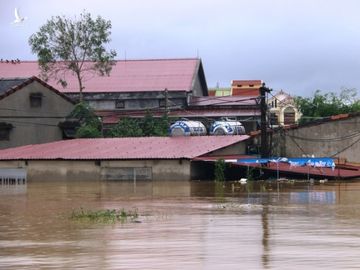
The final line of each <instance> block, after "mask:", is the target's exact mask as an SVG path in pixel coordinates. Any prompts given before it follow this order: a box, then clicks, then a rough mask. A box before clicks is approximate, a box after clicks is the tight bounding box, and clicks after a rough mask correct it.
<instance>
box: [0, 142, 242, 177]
mask: <svg viewBox="0 0 360 270" xmlns="http://www.w3.org/2000/svg"><path fill="white" fill-rule="evenodd" d="M248 137H249V136H247V135H243V136H216V137H211V136H195V137H138V138H111V139H74V140H66V141H58V142H52V143H46V144H37V145H28V146H21V147H16V148H9V149H5V150H0V168H19V169H20V168H25V169H26V171H27V179H28V180H29V181H32V180H38V179H42V180H46V179H48V180H50V179H51V180H60V179H62V180H76V179H82V180H191V179H204V178H206V179H208V180H209V178H208V177H213V174H211V170H209V169H208V168H206V169H204V167H203V165H202V161H197V160H196V158H198V157H203V156H213V157H214V156H229V155H231V156H233V155H243V154H245V149H246V140H247V139H248ZM209 173H210V176H209Z"/></svg>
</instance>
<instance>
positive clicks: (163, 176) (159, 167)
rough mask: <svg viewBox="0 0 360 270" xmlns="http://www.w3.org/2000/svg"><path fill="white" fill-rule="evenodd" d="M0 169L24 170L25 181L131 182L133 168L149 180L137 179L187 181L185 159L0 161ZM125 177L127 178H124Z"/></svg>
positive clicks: (187, 170) (188, 167) (188, 164)
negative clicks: (144, 173) (143, 173)
mask: <svg viewBox="0 0 360 270" xmlns="http://www.w3.org/2000/svg"><path fill="white" fill-rule="evenodd" d="M0 168H27V179H28V181H34V180H36V181H39V180H48V181H56V180H134V178H133V175H129V174H128V173H129V172H131V170H133V169H134V168H135V169H137V170H139V169H144V168H147V169H148V170H149V171H151V174H150V176H151V178H147V179H143V178H141V175H138V177H137V179H138V180H139V179H142V180H190V161H189V160H110V161H106V160H105V161H94V160H90V161H81V160H29V161H27V162H25V161H0ZM106 176H110V177H108V178H107V177H106ZM126 176H130V177H128V179H126ZM139 177H140V178H139Z"/></svg>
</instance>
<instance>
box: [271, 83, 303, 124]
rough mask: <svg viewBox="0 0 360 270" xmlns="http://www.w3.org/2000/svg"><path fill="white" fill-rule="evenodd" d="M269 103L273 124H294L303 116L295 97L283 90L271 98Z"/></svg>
mask: <svg viewBox="0 0 360 270" xmlns="http://www.w3.org/2000/svg"><path fill="white" fill-rule="evenodd" d="M267 103H268V107H269V110H270V122H271V125H273V126H286V125H292V124H295V123H297V122H298V121H299V119H300V118H301V113H300V111H299V110H298V108H297V107H296V104H295V101H294V98H293V97H292V96H290V95H289V94H287V93H285V92H284V91H283V90H280V91H279V92H278V93H276V94H275V95H274V96H272V97H271V98H269V99H268V101H267Z"/></svg>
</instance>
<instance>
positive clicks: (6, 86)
mask: <svg viewBox="0 0 360 270" xmlns="http://www.w3.org/2000/svg"><path fill="white" fill-rule="evenodd" d="M34 81H36V82H38V83H40V84H41V85H43V86H44V87H46V88H47V89H49V91H52V92H54V93H55V94H57V95H59V96H61V97H62V98H63V99H66V100H67V101H69V102H71V103H74V102H73V101H72V100H71V99H70V98H68V97H67V96H65V95H64V94H62V93H61V92H59V91H58V90H56V89H55V88H54V87H52V86H51V85H49V84H47V83H46V82H44V81H42V80H40V79H39V78H37V77H36V76H32V77H29V78H0V100H1V99H3V98H5V97H7V96H9V95H11V94H12V93H14V92H16V91H19V90H21V89H23V88H24V87H25V86H27V85H29V84H31V83H33V82H34Z"/></svg>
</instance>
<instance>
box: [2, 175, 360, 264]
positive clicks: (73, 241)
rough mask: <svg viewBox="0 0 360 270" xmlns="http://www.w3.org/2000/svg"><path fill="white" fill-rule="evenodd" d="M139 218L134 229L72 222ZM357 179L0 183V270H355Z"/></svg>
mask: <svg viewBox="0 0 360 270" xmlns="http://www.w3.org/2000/svg"><path fill="white" fill-rule="evenodd" d="M80 208H83V209H85V210H100V209H122V208H124V209H126V210H135V209H136V211H137V212H138V214H139V217H138V219H137V222H131V221H129V222H124V223H121V222H116V223H98V222H81V221H77V220H73V219H70V216H71V214H72V212H73V211H74V210H79V209H80ZM359 255H360V181H359V182H356V181H353V182H327V183H323V184H320V183H318V182H315V183H314V184H309V183H306V182H296V183H276V182H257V183H252V182H251V183H248V184H245V185H244V184H240V183H234V182H227V183H225V184H224V185H223V184H216V183H214V182H197V181H194V182H172V181H162V182H159V181H152V182H137V183H133V182H89V181H66V182H52V181H50V180H49V181H36V182H29V183H27V184H25V185H0V269H358V268H360V256H359Z"/></svg>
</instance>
